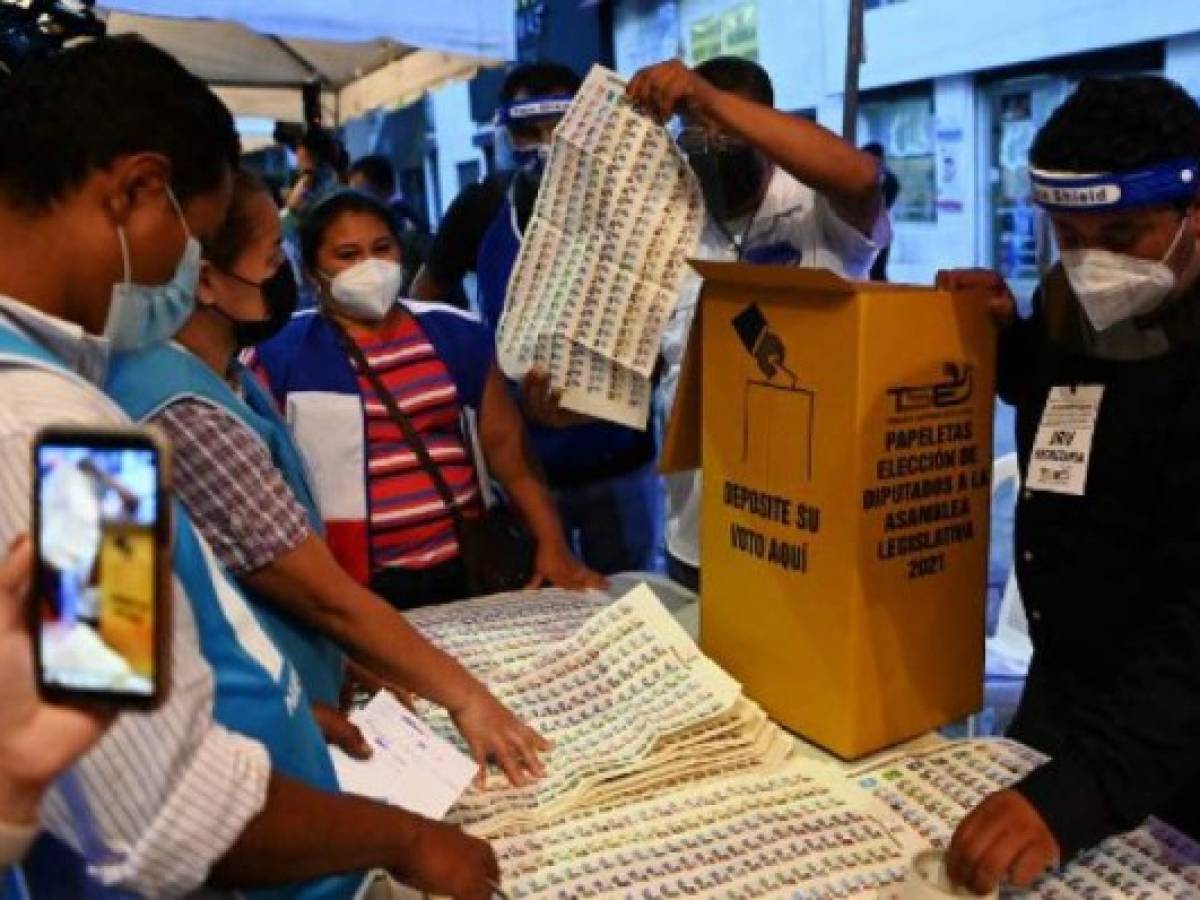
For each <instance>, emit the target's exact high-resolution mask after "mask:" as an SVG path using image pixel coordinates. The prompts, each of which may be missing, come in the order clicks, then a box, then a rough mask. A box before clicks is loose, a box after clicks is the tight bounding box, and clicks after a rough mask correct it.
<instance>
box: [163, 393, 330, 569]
mask: <svg viewBox="0 0 1200 900" xmlns="http://www.w3.org/2000/svg"><path fill="white" fill-rule="evenodd" d="M153 421H154V424H156V425H158V426H159V427H160V428H161V429H162V430H163V431H164V432H166V434H167V436H168V437H170V439H171V443H172V444H173V445H174V448H173V449H174V453H173V464H174V469H175V478H174V481H175V484H174V488H175V492H176V494H178V495H179V498H180V499H181V500H183V502H184V505H185V506H187V509H188V513H189V514H190V515H191V517H192V521H193V522H194V523H195V525H196V528H197V530H199V531H200V533H201V534H203V535H204V538H205V540H207V541H208V542H209V544H211V545H212V548H213V551H214V552H215V553H216V554H217V558H218V559H220V560H221V563H222V564H223V565H224V566H225V567H226V568H227V569H228V570H229V571H230V572H232V573H233V574H234V575H245V574H247V573H250V572H254V571H256V570H258V569H261V568H262V567H263V566H266V565H269V564H270V563H272V562H274V561H275V560H277V559H279V558H280V557H281V556H283V555H284V554H286V553H289V552H290V551H292V550H295V549H296V547H298V546H299V545H300V543H301V542H302V541H304V539H305V538H307V537H308V536H309V534H311V533H312V531H311V529H310V527H309V523H308V516H307V514H306V513H305V511H304V507H303V506H301V505H300V502H299V501H298V500H297V499H296V497H295V496H294V495H293V494H292V490H291V488H290V487H288V485H287V483H286V482H285V481H284V480H283V476H282V475H281V474H280V472H279V470H278V469H277V468H275V463H274V462H273V461H272V460H271V455H270V453H269V452H268V451H267V448H266V447H264V446H263V444H262V441H261V440H259V438H258V435H256V434H255V433H254V432H253V431H251V430H250V429H249V428H247V427H246V426H245V425H244V424H243V423H242V422H241V421H239V420H238V419H237V418H236V417H235V416H233V415H231V414H230V413H228V412H226V411H225V410H223V409H218V408H217V407H215V406H213V405H212V404H210V403H206V402H204V401H202V400H196V399H191V398H189V399H183V400H178V401H176V402H175V403H172V404H171V405H170V406H167V407H166V408H164V409H162V410H160V411H159V412H158V413H157V414H156V415H155V416H154V417H153Z"/></svg>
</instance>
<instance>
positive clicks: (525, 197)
mask: <svg viewBox="0 0 1200 900" xmlns="http://www.w3.org/2000/svg"><path fill="white" fill-rule="evenodd" d="M579 85H580V79H579V75H578V74H576V73H575V72H574V71H573V70H572V69H570V68H569V67H567V66H564V65H560V64H558V63H552V62H536V63H529V64H526V65H520V66H517V67H516V68H514V69H513V70H512V71H511V72H509V73H508V74H507V75H506V76H505V78H504V83H503V84H502V85H501V87H500V96H499V102H498V105H497V108H496V130H495V135H496V142H495V153H496V170H497V171H496V173H495V174H493V175H490V176H488V177H487V178H485V179H484V180H483V181H480V182H479V183H477V184H471V185H467V186H466V187H465V188H463V190H462V192H461V193H460V194H459V195H458V196H457V197H455V198H454V201H453V202H452V203H451V204H450V207H449V208H448V209H447V210H446V215H445V216H444V217H443V218H442V224H441V226H440V227H439V228H438V231H437V234H436V235H434V238H433V245H432V246H431V247H430V248H429V255H428V258H427V259H426V261H425V264H424V265H423V266H422V267H421V270H420V272H418V273H417V277H416V280H415V281H414V282H413V285H412V292H411V293H412V297H413V299H416V300H425V301H428V302H434V301H438V302H453V301H454V299H455V292H456V291H460V290H461V286H462V280H463V278H465V277H466V276H467V275H469V274H470V273H472V272H475V273H477V274H478V275H479V279H480V282H481V283H480V293H481V294H482V293H483V284H482V282H483V280H484V277H485V273H484V272H483V271H482V270H480V269H479V268H477V267H478V265H479V262H480V260H479V254H480V250H481V248H482V245H483V240H484V236H485V235H486V234H487V232H488V229H490V228H491V227H492V226H493V224H494V223H495V222H496V221H497V217H498V216H499V215H500V212H501V208H502V207H503V206H504V205H505V203H506V202H508V203H511V205H512V207H513V209H514V210H515V211H516V217H517V224H518V226H519V228H520V229H521V230H523V229H524V225H525V223H526V222H528V221H529V216H530V214H531V213H532V212H533V203H534V201H535V200H536V199H537V192H538V185H539V183H540V181H541V175H542V171H543V169H544V166H545V161H546V157H547V155H548V154H549V149H550V135H551V134H552V133H553V131H554V126H555V125H557V124H558V123H559V121H560V120H561V119H562V117H563V113H564V112H566V109H567V106H568V105H569V104H570V102H571V98H572V97H573V96H574V95H575V92H576V91H577V90H579ZM481 299H482V298H481ZM500 299H501V302H503V295H501V298H500Z"/></svg>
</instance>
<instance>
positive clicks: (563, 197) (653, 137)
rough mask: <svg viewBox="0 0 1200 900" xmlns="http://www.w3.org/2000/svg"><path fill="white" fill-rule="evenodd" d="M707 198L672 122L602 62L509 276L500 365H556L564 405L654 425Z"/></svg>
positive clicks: (575, 112) (520, 369)
mask: <svg viewBox="0 0 1200 900" xmlns="http://www.w3.org/2000/svg"><path fill="white" fill-rule="evenodd" d="M703 224H704V202H703V198H702V196H701V193H700V188H699V185H698V183H697V181H696V178H695V176H694V175H693V174H692V171H691V169H690V167H689V166H688V164H687V161H686V160H685V159H684V157H683V156H682V154H680V152H679V150H678V149H677V148H676V147H675V144H674V142H673V141H672V140H671V137H670V135H669V134H668V132H667V130H666V129H665V128H664V127H662V126H661V125H658V124H657V123H655V122H654V121H653V120H652V119H650V118H649V117H648V116H646V115H644V114H642V113H640V112H638V111H636V110H634V109H633V107H632V106H631V105H630V103H629V102H628V101H627V100H626V99H625V82H624V81H623V80H622V79H621V78H619V77H618V76H617V75H616V74H615V73H614V72H611V71H609V70H608V69H605V68H603V67H601V66H593V67H592V70H591V72H590V73H589V74H588V77H587V79H586V80H585V81H584V83H583V86H582V87H581V89H580V90H579V93H578V94H577V95H576V97H575V99H574V101H573V102H572V104H571V107H570V109H569V110H568V111H567V114H566V116H565V117H564V118H563V121H562V122H561V123H560V124H559V126H558V128H557V129H556V130H555V133H554V141H553V144H552V146H551V153H550V162H549V167H548V170H547V172H546V175H545V177H544V179H543V182H542V186H541V190H540V191H539V193H538V199H537V203H536V205H535V206H534V210H533V217H532V218H531V220H530V222H529V226H528V228H527V229H526V231H525V236H524V239H523V241H522V243H521V252H520V255H519V256H518V257H517V262H516V266H515V267H514V269H513V275H512V278H511V279H510V281H509V287H508V298H507V302H506V304H505V310H504V314H503V315H502V317H501V319H500V323H499V329H498V334H497V350H498V358H499V361H500V366H501V368H502V369H503V370H504V373H505V374H506V375H508V376H509V377H510V378H514V379H519V378H521V377H522V376H523V375H525V374H526V373H527V372H529V371H530V369H532V368H534V367H538V368H541V369H543V370H545V371H547V372H548V373H549V375H550V384H551V387H553V388H558V389H561V390H562V405H563V406H564V407H565V408H567V409H571V410H574V411H576V412H580V413H585V414H587V415H590V416H595V417H596V418H600V419H607V420H610V421H613V422H618V423H620V424H622V425H627V426H629V427H631V428H642V429H644V428H645V427H646V425H647V420H648V418H649V413H650V402H651V393H652V389H651V379H650V376H651V373H652V371H653V369H654V366H655V363H656V361H657V359H658V354H659V343H660V341H661V339H662V334H663V330H664V329H665V327H666V324H667V320H668V319H669V318H670V315H671V312H672V311H673V310H674V308H675V303H676V299H677V297H678V291H679V285H680V281H681V279H682V278H683V274H684V269H685V266H686V260H687V258H688V257H689V256H690V255H691V254H692V252H693V251H694V249H695V247H696V244H697V241H698V240H699V236H700V230H701V228H702V227H703Z"/></svg>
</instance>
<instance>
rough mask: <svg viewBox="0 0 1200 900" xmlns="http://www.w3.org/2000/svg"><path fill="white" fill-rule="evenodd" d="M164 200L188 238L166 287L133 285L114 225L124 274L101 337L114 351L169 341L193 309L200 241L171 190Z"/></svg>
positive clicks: (125, 249)
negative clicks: (168, 201)
mask: <svg viewBox="0 0 1200 900" xmlns="http://www.w3.org/2000/svg"><path fill="white" fill-rule="evenodd" d="M167 197H168V198H169V199H170V201H171V205H172V206H174V207H175V213H176V214H177V215H178V216H179V221H180V223H181V224H182V225H183V233H184V234H185V235H187V244H186V246H185V247H184V249H183V256H182V257H180V259H179V265H177V266H176V267H175V274H174V275H173V276H172V277H171V280H170V281H168V282H167V283H166V284H159V285H147V284H134V283H133V281H132V275H131V271H132V270H131V269H130V266H129V244H128V243H127V242H126V240H125V229H124V228H122V227H121V226H120V225H118V226H117V240H118V241H119V242H120V244H121V261H122V263H123V264H124V267H125V271H124V275H123V277H122V279H121V281H120V282H118V283H117V284H114V285H113V289H112V302H111V303H110V304H109V307H108V318H107V319H105V322H104V336H105V337H106V338H108V340H109V341H110V343H111V345H112V348H113V349H114V350H140V349H141V348H143V347H149V346H152V345H153V344H158V343H161V342H163V341H166V340H169V339H170V338H172V337H174V336H175V333H176V332H177V331H179V329H180V328H182V327H183V325H184V323H185V322H187V320H188V319H189V318H190V317H191V315H192V310H194V309H195V308H196V288H197V287H198V286H199V284H200V242H199V241H198V240H196V239H195V238H194V237H193V236H192V232H191V229H189V228H188V224H187V219H185V218H184V217H183V210H182V209H180V208H179V201H177V200H176V199H175V194H174V193H173V192H172V191H171V189H170V188H168V189H167Z"/></svg>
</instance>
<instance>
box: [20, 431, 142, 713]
mask: <svg viewBox="0 0 1200 900" xmlns="http://www.w3.org/2000/svg"><path fill="white" fill-rule="evenodd" d="M122 441H124V445H122ZM35 465H36V467H37V472H36V474H37V488H36V504H37V508H36V510H35V518H36V527H37V561H38V572H37V591H36V593H35V599H36V616H37V620H36V628H35V637H36V640H37V642H38V646H37V657H38V661H39V664H40V675H41V683H42V685H43V686H44V687H45V688H47V689H49V690H50V691H52V692H70V693H81V692H82V693H94V694H98V695H116V696H118V697H125V698H129V699H131V700H136V699H144V700H147V701H148V700H151V699H152V698H153V697H154V696H155V694H156V691H155V684H156V678H157V675H158V673H157V671H156V667H157V665H158V654H157V652H156V648H157V646H158V641H157V627H158V623H157V621H156V618H157V616H158V603H157V600H158V591H159V578H158V554H159V553H160V547H161V546H162V541H161V536H160V527H159V525H160V522H159V518H160V516H161V514H162V510H160V508H159V506H160V503H161V497H160V492H159V488H160V484H161V477H160V476H161V472H160V465H161V460H160V458H159V452H158V450H157V448H156V447H155V446H154V444H153V442H152V441H150V440H147V439H142V440H139V439H138V438H137V436H131V437H129V438H122V437H119V436H113V435H107V436H97V437H94V438H92V439H89V438H88V436H86V435H82V436H71V437H62V438H56V437H55V436H54V435H48V436H43V438H42V439H40V440H39V441H38V443H37V445H36V449H35Z"/></svg>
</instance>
